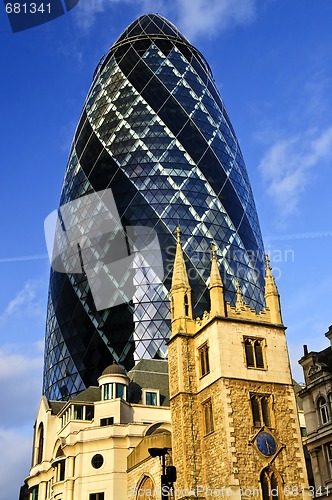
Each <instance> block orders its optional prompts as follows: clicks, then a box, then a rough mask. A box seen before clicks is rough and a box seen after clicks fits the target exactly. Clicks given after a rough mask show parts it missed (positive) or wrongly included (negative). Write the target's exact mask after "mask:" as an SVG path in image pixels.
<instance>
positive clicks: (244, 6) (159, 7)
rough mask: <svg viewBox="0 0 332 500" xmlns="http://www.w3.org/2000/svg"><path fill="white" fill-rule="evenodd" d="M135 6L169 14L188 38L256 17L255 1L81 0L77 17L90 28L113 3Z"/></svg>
mask: <svg viewBox="0 0 332 500" xmlns="http://www.w3.org/2000/svg"><path fill="white" fill-rule="evenodd" d="M116 3H118V4H120V3H121V4H123V5H133V7H134V8H135V11H136V12H138V11H139V12H145V13H148V12H158V13H160V14H162V15H164V16H166V17H167V16H170V17H171V19H172V20H174V23H175V24H177V25H178V26H179V28H180V29H181V30H183V32H184V34H185V35H186V36H187V37H188V38H189V39H194V38H197V37H199V36H200V35H205V36H213V35H214V34H215V33H217V32H218V33H220V31H222V30H224V29H226V28H228V27H230V26H234V25H236V24H246V23H248V22H251V21H252V20H253V19H254V18H255V5H256V0H237V1H236V2H234V0H210V1H209V4H208V8H207V4H206V1H205V0H174V1H173V2H172V3H170V2H169V1H167V0H136V1H134V0H81V1H80V3H79V5H78V6H77V8H76V9H75V15H76V20H77V23H78V25H79V27H80V28H81V29H82V30H89V29H90V28H91V27H92V26H93V24H94V23H95V21H96V18H97V16H98V14H101V13H103V12H105V11H106V10H107V9H108V8H110V7H111V6H112V5H114V4H116ZM134 15H135V14H134Z"/></svg>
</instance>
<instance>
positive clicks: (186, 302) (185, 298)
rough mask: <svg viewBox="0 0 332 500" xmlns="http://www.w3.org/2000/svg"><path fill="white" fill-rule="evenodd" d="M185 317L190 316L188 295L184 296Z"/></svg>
mask: <svg viewBox="0 0 332 500" xmlns="http://www.w3.org/2000/svg"><path fill="white" fill-rule="evenodd" d="M184 315H185V316H189V298H188V294H187V293H186V294H185V295H184Z"/></svg>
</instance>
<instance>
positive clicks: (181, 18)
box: [176, 0, 255, 39]
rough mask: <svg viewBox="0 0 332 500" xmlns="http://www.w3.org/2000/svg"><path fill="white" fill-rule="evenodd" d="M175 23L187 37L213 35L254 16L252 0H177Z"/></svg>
mask: <svg viewBox="0 0 332 500" xmlns="http://www.w3.org/2000/svg"><path fill="white" fill-rule="evenodd" d="M176 10H177V23H178V24H179V26H180V27H181V29H182V30H183V32H184V34H185V35H186V36H187V37H188V38H189V39H191V38H196V37H197V36H200V35H209V36H211V35H214V34H215V33H220V32H221V31H223V30H225V29H227V28H228V27H229V26H234V25H235V24H246V23H248V22H251V21H252V20H253V19H254V17H255V1H254V0H237V1H236V2H234V0H210V1H209V2H208V4H207V2H206V0H177V2H176Z"/></svg>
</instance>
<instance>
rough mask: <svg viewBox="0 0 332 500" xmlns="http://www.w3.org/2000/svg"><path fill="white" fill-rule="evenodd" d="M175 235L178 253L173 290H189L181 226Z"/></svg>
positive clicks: (176, 254)
mask: <svg viewBox="0 0 332 500" xmlns="http://www.w3.org/2000/svg"><path fill="white" fill-rule="evenodd" d="M175 234H176V252H175V259H174V268H173V277H172V289H174V288H185V289H189V288H190V285H189V280H188V275H187V269H186V263H185V260H184V256H183V251H182V244H181V229H180V227H179V226H177V228H176V230H175Z"/></svg>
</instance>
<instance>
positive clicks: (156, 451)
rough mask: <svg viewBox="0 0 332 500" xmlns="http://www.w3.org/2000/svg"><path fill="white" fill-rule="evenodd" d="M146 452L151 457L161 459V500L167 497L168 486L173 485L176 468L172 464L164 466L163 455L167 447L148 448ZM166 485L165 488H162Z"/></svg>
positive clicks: (166, 451) (165, 499)
mask: <svg viewBox="0 0 332 500" xmlns="http://www.w3.org/2000/svg"><path fill="white" fill-rule="evenodd" d="M148 452H149V453H150V455H151V457H159V458H160V460H161V466H162V474H161V500H167V499H168V493H169V488H170V487H171V488H172V487H173V483H174V482H175V481H176V468H175V467H174V465H169V466H168V467H166V459H165V456H166V454H167V453H168V449H167V448H149V449H148ZM164 486H166V487H167V488H164Z"/></svg>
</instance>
